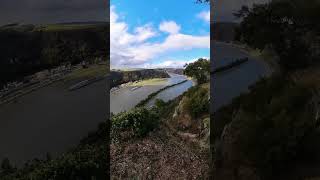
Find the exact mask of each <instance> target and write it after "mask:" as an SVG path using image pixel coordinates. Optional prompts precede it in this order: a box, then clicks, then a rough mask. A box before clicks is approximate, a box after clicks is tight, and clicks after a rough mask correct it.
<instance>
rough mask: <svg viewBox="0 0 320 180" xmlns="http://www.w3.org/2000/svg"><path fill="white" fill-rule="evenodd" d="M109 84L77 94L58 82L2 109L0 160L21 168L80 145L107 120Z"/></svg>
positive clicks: (87, 88) (67, 85) (99, 84)
mask: <svg viewBox="0 0 320 180" xmlns="http://www.w3.org/2000/svg"><path fill="white" fill-rule="evenodd" d="M106 82H107V81H105V80H102V81H99V82H95V83H93V84H91V85H88V86H86V87H83V88H81V89H78V90H75V91H68V88H69V86H70V84H64V83H62V82H57V83H55V84H53V85H50V86H48V87H44V88H42V89H39V90H37V91H34V92H32V93H30V94H27V95H25V96H23V97H21V98H19V99H18V100H17V102H15V103H12V104H6V105H3V106H0V159H3V158H4V157H7V158H9V160H10V161H11V162H13V163H14V164H15V165H18V166H20V167H21V165H23V164H24V162H26V161H27V160H32V159H34V158H44V157H45V155H46V153H47V152H49V153H50V154H51V155H52V156H53V157H55V156H56V155H58V154H60V153H62V152H65V151H66V150H68V149H70V148H72V147H74V146H75V145H77V144H79V142H80V140H81V139H82V138H84V137H85V136H86V135H87V134H88V133H89V132H91V131H94V130H96V129H97V127H98V124H99V123H100V122H103V121H106V119H107V115H108V114H107V112H108V109H107V107H108V104H107V91H106V86H107V83H106Z"/></svg>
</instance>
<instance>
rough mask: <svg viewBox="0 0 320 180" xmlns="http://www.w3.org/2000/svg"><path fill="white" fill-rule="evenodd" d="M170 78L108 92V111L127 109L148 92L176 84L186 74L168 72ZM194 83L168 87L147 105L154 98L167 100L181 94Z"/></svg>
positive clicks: (182, 79)
mask: <svg viewBox="0 0 320 180" xmlns="http://www.w3.org/2000/svg"><path fill="white" fill-rule="evenodd" d="M169 75H170V78H166V79H164V80H163V81H162V82H161V83H156V84H146V85H143V86H142V87H139V88H137V87H135V86H134V85H133V86H125V87H122V88H120V89H118V90H116V91H113V92H110V112H112V113H114V114H117V113H119V112H123V111H127V110H129V109H131V108H133V107H134V106H135V105H137V104H138V103H139V102H140V101H142V100H144V99H146V98H147V97H148V96H149V95H150V94H152V93H153V92H156V91H158V90H160V89H161V88H164V87H166V86H168V85H172V84H176V83H179V82H182V81H184V80H186V79H187V77H186V76H183V75H178V74H173V73H169ZM193 85H194V83H193V82H192V81H191V80H188V81H187V82H185V83H183V84H179V85H177V86H173V87H171V88H168V89H166V90H164V91H162V92H160V93H159V94H158V95H156V97H154V98H152V99H151V100H150V101H149V102H148V103H147V106H152V105H153V104H154V101H155V99H157V98H158V99H162V100H164V101H168V100H171V99H174V98H176V97H178V96H179V95H181V94H182V93H183V92H185V91H187V90H188V89H189V88H190V87H192V86H193Z"/></svg>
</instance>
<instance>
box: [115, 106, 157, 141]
mask: <svg viewBox="0 0 320 180" xmlns="http://www.w3.org/2000/svg"><path fill="white" fill-rule="evenodd" d="M111 123H112V127H111V137H112V141H114V142H116V141H119V140H122V139H123V138H124V137H123V136H122V135H126V134H123V133H128V136H129V138H132V137H144V136H146V135H147V134H148V133H149V132H150V131H152V130H153V129H155V128H156V127H157V126H158V125H159V114H158V113H157V111H155V110H148V109H146V108H134V109H132V110H129V111H126V112H122V113H119V114H117V115H115V116H113V117H112V118H111Z"/></svg>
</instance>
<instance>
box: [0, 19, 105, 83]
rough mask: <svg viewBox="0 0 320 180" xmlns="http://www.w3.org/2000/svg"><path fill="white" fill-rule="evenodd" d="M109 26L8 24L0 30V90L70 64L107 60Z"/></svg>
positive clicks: (88, 24) (87, 24) (95, 24)
mask: <svg viewBox="0 0 320 180" xmlns="http://www.w3.org/2000/svg"><path fill="white" fill-rule="evenodd" d="M108 37H109V24H108V23H101V22H99V23H98V22H84V23H73V22H72V23H62V24H47V25H33V24H17V23H15V24H13V23H12V24H7V25H5V26H1V27H0V52H1V53H0V88H1V87H2V85H3V84H5V83H7V82H10V81H17V80H18V81H20V80H23V78H24V77H25V76H28V75H31V74H33V73H35V72H38V71H41V70H44V69H50V68H53V67H56V66H59V65H60V64H64V63H66V62H70V63H71V64H78V63H80V62H81V61H83V60H86V61H94V60H95V59H97V58H100V59H107V57H108V56H109V55H108V49H109V44H108V43H107V42H108V41H109V40H108Z"/></svg>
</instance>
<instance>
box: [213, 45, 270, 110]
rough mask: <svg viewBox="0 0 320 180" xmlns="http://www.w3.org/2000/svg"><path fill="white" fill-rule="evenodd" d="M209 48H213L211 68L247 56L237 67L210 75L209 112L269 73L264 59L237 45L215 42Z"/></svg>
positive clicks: (225, 103) (246, 89) (229, 100)
mask: <svg viewBox="0 0 320 180" xmlns="http://www.w3.org/2000/svg"><path fill="white" fill-rule="evenodd" d="M211 48H213V52H214V54H213V57H214V59H213V63H212V64H211V70H214V69H216V68H218V67H221V66H224V65H226V64H228V63H230V62H231V61H233V60H235V59H238V58H243V57H249V61H248V62H246V63H244V64H241V65H240V66H238V67H234V68H232V69H230V70H227V71H225V72H221V73H217V74H216V75H211V78H210V81H211V86H212V93H211V95H213V98H212V99H213V106H211V112H215V111H216V110H218V109H219V108H221V107H222V106H224V105H227V104H228V103H230V102H231V101H232V99H233V98H235V97H237V96H239V95H240V94H241V93H243V92H246V91H248V87H249V86H250V85H252V84H254V83H255V82H256V81H258V80H259V79H260V78H261V77H264V76H268V75H270V69H269V67H268V65H267V64H266V63H265V62H264V61H262V60H257V59H254V58H252V57H250V55H248V53H247V52H245V51H243V50H242V49H240V48H238V47H234V46H232V45H230V44H225V43H220V42H215V43H214V45H213V47H211Z"/></svg>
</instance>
